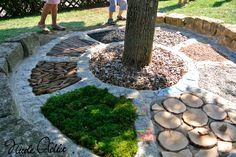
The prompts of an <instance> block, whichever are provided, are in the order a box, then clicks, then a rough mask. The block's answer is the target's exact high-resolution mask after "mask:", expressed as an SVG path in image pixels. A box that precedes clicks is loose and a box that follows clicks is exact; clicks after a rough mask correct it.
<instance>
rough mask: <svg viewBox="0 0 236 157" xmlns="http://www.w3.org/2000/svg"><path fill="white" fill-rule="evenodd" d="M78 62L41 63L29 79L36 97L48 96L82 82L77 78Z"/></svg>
mask: <svg viewBox="0 0 236 157" xmlns="http://www.w3.org/2000/svg"><path fill="white" fill-rule="evenodd" d="M76 66H77V63H76V62H46V61H40V62H39V63H38V64H37V65H36V67H35V68H34V69H33V70H32V74H31V78H30V79H29V82H30V86H31V87H32V88H33V92H34V93H35V95H41V94H47V93H52V92H54V91H57V90H59V89H62V88H65V87H67V86H70V85H72V84H74V83H76V82H78V81H80V80H81V78H79V77H78V76H77V68H76Z"/></svg>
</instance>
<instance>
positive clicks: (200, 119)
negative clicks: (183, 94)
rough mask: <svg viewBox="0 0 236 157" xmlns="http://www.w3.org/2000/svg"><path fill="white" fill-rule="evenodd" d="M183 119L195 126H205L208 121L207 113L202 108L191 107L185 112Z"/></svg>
mask: <svg viewBox="0 0 236 157" xmlns="http://www.w3.org/2000/svg"><path fill="white" fill-rule="evenodd" d="M183 120H184V122H185V123H187V124H188V125H191V126H194V127H200V126H204V125H206V124H207V122H208V117H207V115H206V114H205V113H204V112H203V111H202V110H200V109H190V110H188V111H186V112H184V114H183Z"/></svg>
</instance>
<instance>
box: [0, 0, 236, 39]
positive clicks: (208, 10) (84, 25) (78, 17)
mask: <svg viewBox="0 0 236 157" xmlns="http://www.w3.org/2000/svg"><path fill="white" fill-rule="evenodd" d="M158 10H159V11H160V12H165V13H182V14H186V15H198V16H208V17H212V18H218V19H222V20H224V21H225V22H226V23H231V24H236V0H195V1H193V2H191V3H189V4H187V5H185V6H183V7H179V6H178V5H177V0H162V1H159V9H158ZM107 16H108V8H106V7H105V8H95V9H88V10H74V11H69V12H63V13H61V12H60V11H59V15H58V22H60V23H61V24H62V25H63V26H66V27H67V28H68V29H69V30H84V29H91V28H97V27H101V26H103V25H104V24H105V23H106V21H107ZM39 18H40V15H37V16H36V15H35V16H31V17H24V18H16V19H10V20H0V42H3V41H4V40H5V39H6V38H9V37H13V36H16V35H19V34H21V33H24V32H36V31H39V29H38V28H37V27H36V24H37V23H38V21H39ZM50 20H51V17H48V19H47V24H50Z"/></svg>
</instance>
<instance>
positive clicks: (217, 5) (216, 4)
mask: <svg viewBox="0 0 236 157" xmlns="http://www.w3.org/2000/svg"><path fill="white" fill-rule="evenodd" d="M231 1H232V0H222V1H220V2H215V3H214V4H213V6H212V7H220V6H222V5H223V4H224V3H228V2H231Z"/></svg>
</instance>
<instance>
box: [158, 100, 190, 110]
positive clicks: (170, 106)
mask: <svg viewBox="0 0 236 157" xmlns="http://www.w3.org/2000/svg"><path fill="white" fill-rule="evenodd" d="M163 106H164V107H165V108H166V110H168V111H169V112H172V113H176V114H179V113H183V112H184V111H186V106H185V105H184V103H182V102H181V101H180V100H178V99H176V98H168V99H166V100H165V101H163Z"/></svg>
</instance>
